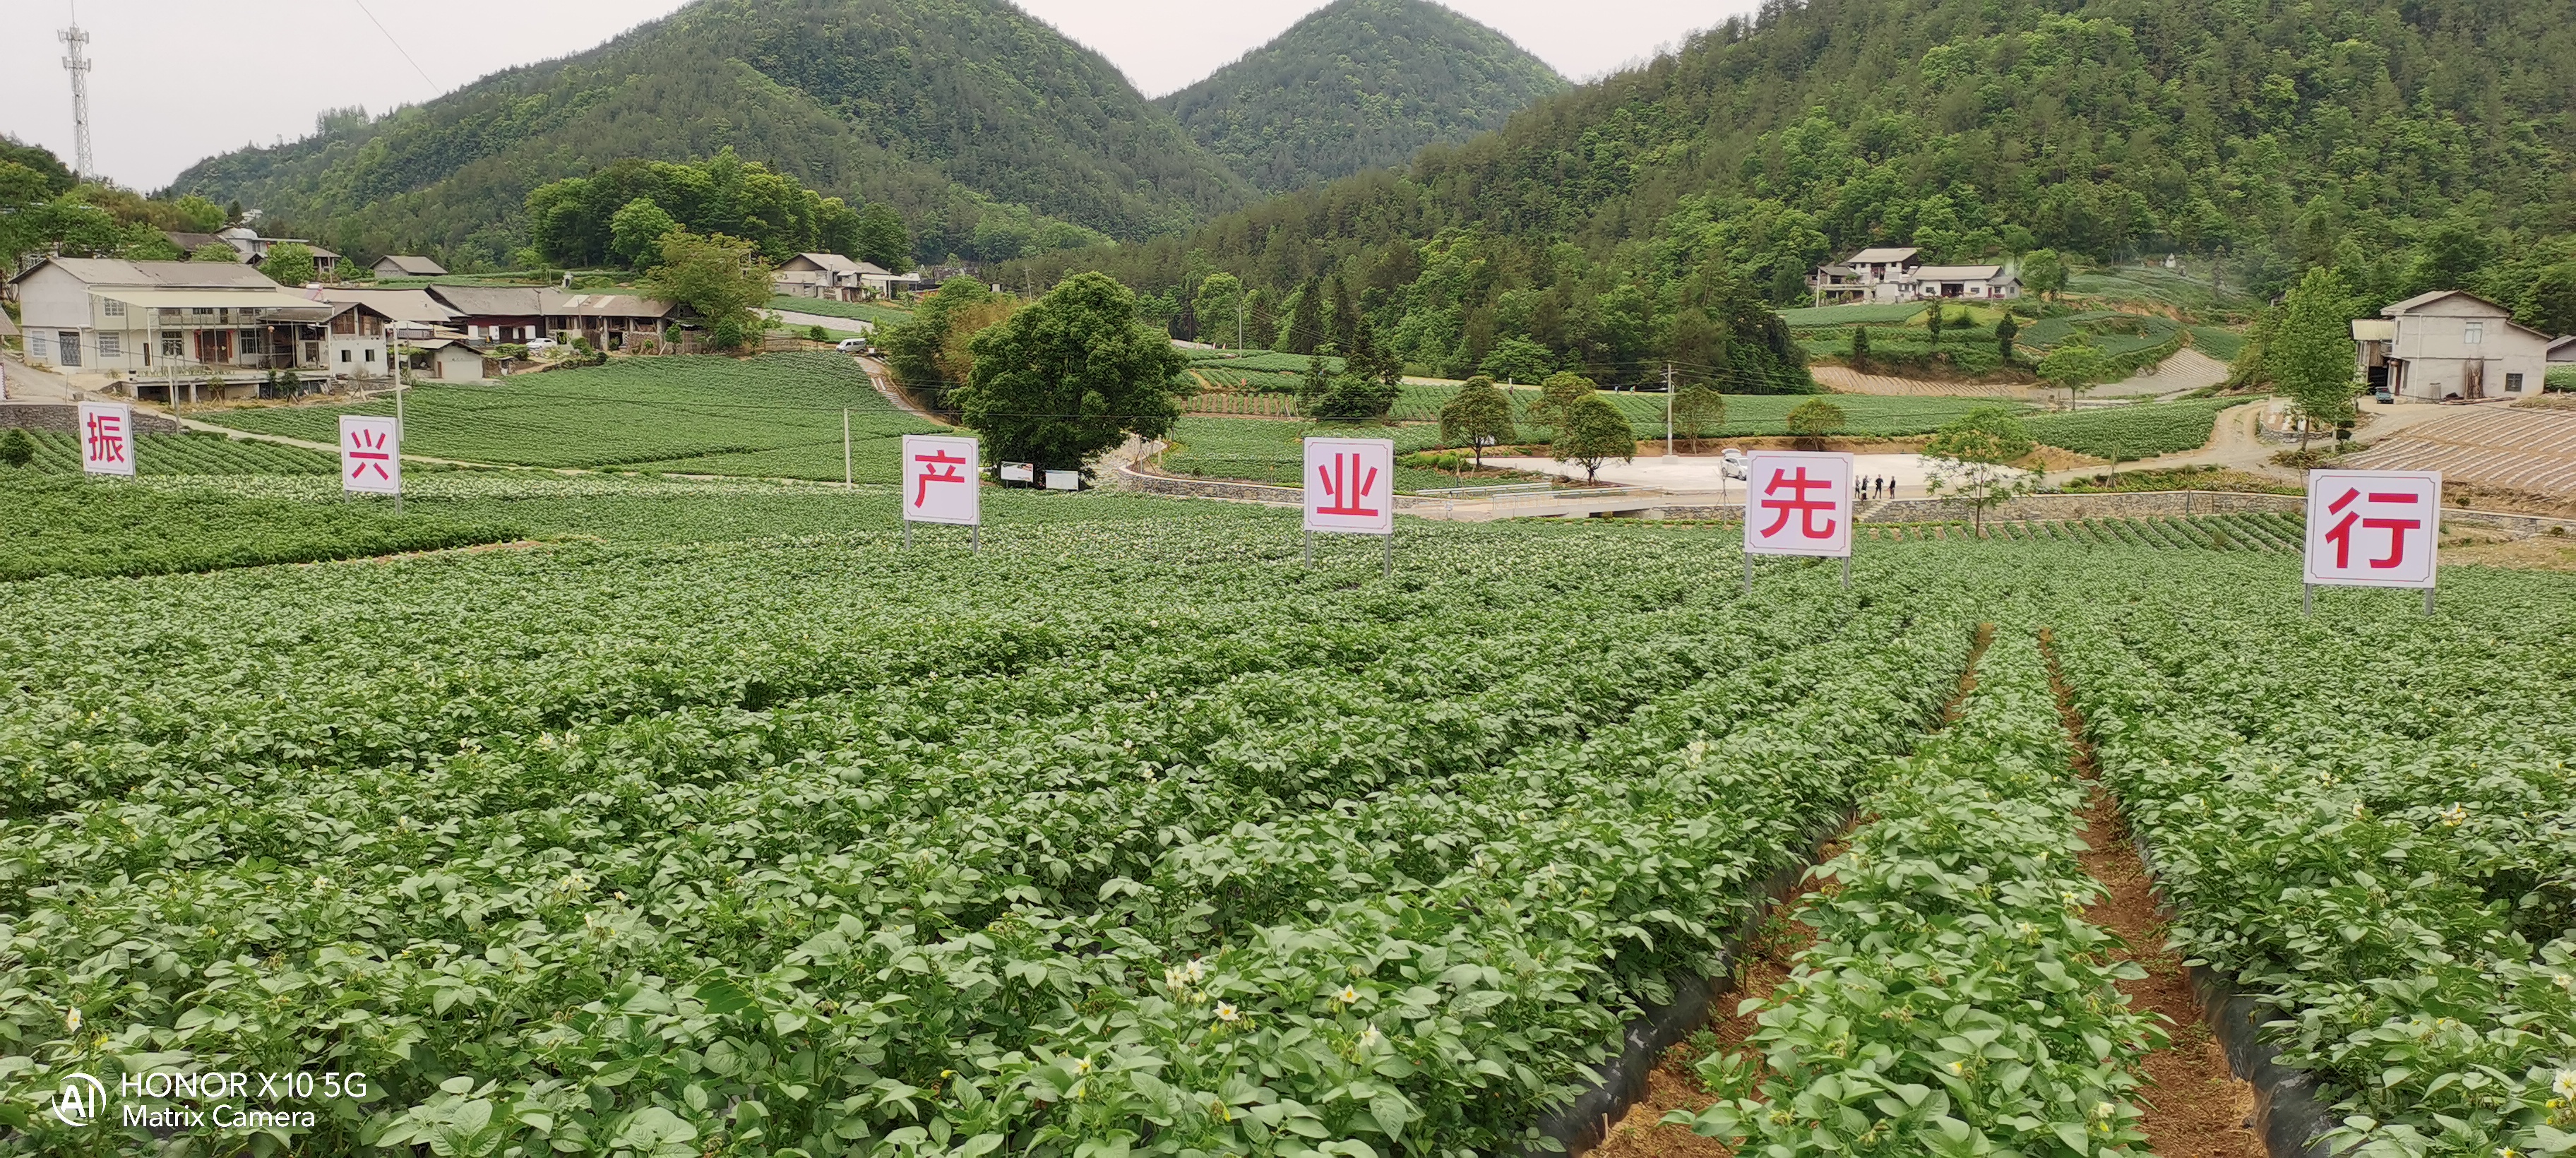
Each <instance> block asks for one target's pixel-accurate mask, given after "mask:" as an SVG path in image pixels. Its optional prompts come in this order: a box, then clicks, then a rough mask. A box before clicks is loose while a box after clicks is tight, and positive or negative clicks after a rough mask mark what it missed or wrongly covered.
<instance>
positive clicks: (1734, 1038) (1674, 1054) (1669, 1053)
mask: <svg viewBox="0 0 2576 1158" xmlns="http://www.w3.org/2000/svg"><path fill="white" fill-rule="evenodd" d="M1994 642H1995V625H1994V624H1992V623H1980V624H1978V625H1977V640H1976V642H1975V643H1974V644H1972V645H1970V647H1969V648H1968V660H1967V663H1966V664H1965V665H1964V666H1963V667H1962V669H1961V670H1960V672H1959V686H1958V689H1957V691H1956V692H1954V693H1953V694H1952V695H1951V697H1950V702H1949V703H1946V704H1943V705H1942V706H1941V726H1942V727H1945V728H1946V727H1948V726H1949V725H1951V724H1953V723H1956V722H1958V719H1959V714H1960V712H1961V710H1962V709H1963V708H1964V707H1965V705H1966V704H1967V702H1968V694H1969V693H1971V692H1974V691H1975V690H1977V665H1978V664H1980V663H1982V662H1984V660H1985V658H1986V649H1987V648H1989V647H1991V646H1993V645H1994ZM1871 819H1872V818H1870V817H1866V816H1856V817H1854V818H1852V822H1851V823H1850V824H1847V825H1844V826H1843V830H1842V831H1841V832H1839V833H1836V834H1835V835H1834V838H1833V839H1832V840H1830V841H1828V842H1826V843H1825V845H1824V847H1823V848H1821V849H1819V850H1817V853H1816V863H1817V864H1819V865H1821V864H1825V863H1828V862H1830V861H1832V860H1833V859H1834V858H1835V857H1838V856H1841V855H1842V854H1843V852H1844V850H1845V848H1846V847H1847V846H1848V845H1849V844H1850V842H1851V834H1852V832H1853V831H1854V830H1855V829H1858V828H1859V827H1860V826H1861V825H1864V824H1867V823H1869V821H1870V820H1871ZM1833 887H1834V886H1833V884H1832V883H1831V882H1829V881H1818V880H1817V879H1816V878H1815V877H1813V876H1810V877H1808V878H1807V881H1806V882H1805V883H1804V884H1803V885H1802V887H1800V888H1799V889H1798V890H1797V891H1796V892H1794V893H1792V894H1790V895H1789V896H1788V897H1786V898H1784V899H1783V900H1782V901H1781V902H1780V904H1779V905H1778V906H1777V907H1776V908H1774V909H1772V910H1771V917H1770V918H1769V919H1768V920H1766V921H1765V922H1764V923H1763V926H1762V929H1761V931H1759V932H1757V933H1755V934H1754V936H1753V939H1752V940H1751V941H1750V942H1748V943H1747V944H1746V945H1745V949H1746V951H1747V955H1746V956H1745V957H1744V959H1743V960H1741V961H1739V962H1738V963H1737V964H1736V967H1735V976H1734V978H1733V981H1734V984H1733V985H1731V986H1730V987H1729V988H1728V989H1727V991H1726V992H1725V993H1723V994H1721V995H1719V997H1718V999H1717V1002H1716V1003H1715V1004H1713V1005H1712V1006H1711V1008H1712V1009H1716V1010H1723V1011H1724V1012H1722V1013H1720V1014H1719V1015H1718V1016H1715V1017H1712V1018H1710V1019H1709V1022H1708V1024H1707V1026H1706V1027H1705V1032H1706V1033H1708V1034H1709V1035H1710V1037H1711V1038H1713V1039H1714V1045H1715V1047H1716V1048H1715V1050H1713V1051H1712V1050H1709V1049H1706V1048H1704V1047H1706V1046H1708V1045H1709V1044H1711V1042H1710V1041H1709V1040H1708V1039H1703V1038H1700V1037H1699V1035H1697V1034H1694V1035H1692V1040H1690V1041H1685V1042H1683V1043H1682V1044H1680V1045H1677V1046H1674V1047H1673V1048H1671V1049H1669V1050H1666V1051H1665V1052H1664V1056H1663V1058H1662V1059H1661V1060H1660V1061H1659V1062H1658V1063H1657V1064H1656V1066H1655V1068H1654V1070H1653V1072H1651V1073H1649V1074H1647V1075H1646V1092H1645V1094H1644V1096H1642V1097H1640V1098H1638V1099H1637V1101H1636V1102H1635V1103H1634V1104H1632V1105H1630V1106H1629V1107H1628V1109H1627V1111H1626V1112H1625V1113H1622V1114H1621V1115H1619V1120H1618V1121H1617V1122H1614V1123H1611V1125H1610V1127H1609V1128H1608V1129H1607V1130H1604V1131H1603V1132H1602V1140H1601V1144H1600V1145H1598V1146H1594V1147H1592V1148H1591V1149H1589V1150H1585V1151H1581V1152H1580V1153H1582V1154H1585V1155H1588V1156H1590V1158H1732V1156H1733V1155H1734V1153H1735V1151H1734V1150H1733V1149H1732V1148H1731V1147H1729V1146H1727V1145H1726V1144H1725V1143H1723V1142H1720V1141H1718V1140H1717V1139H1715V1138H1703V1137H1701V1136H1699V1135H1698V1134H1695V1133H1692V1132H1691V1129H1690V1127H1688V1126H1680V1125H1673V1124H1670V1123H1667V1122H1665V1121H1663V1116H1664V1115H1665V1114H1667V1113H1670V1112H1672V1111H1674V1110H1681V1111H1684V1112H1688V1113H1694V1114H1695V1113H1698V1112H1699V1111H1701V1110H1704V1109H1707V1108H1708V1106H1709V1097H1708V1092H1707V1091H1706V1090H1705V1089H1703V1088H1702V1087H1701V1086H1700V1081H1699V1075H1698V1073H1697V1072H1696V1071H1695V1070H1694V1069H1693V1068H1692V1067H1693V1066H1695V1065H1696V1064H1697V1063H1698V1061H1699V1059H1700V1058H1701V1057H1704V1056H1706V1055H1707V1054H1708V1053H1710V1052H1720V1053H1723V1052H1728V1051H1734V1050H1741V1049H1743V1048H1745V1043H1746V1042H1748V1041H1750V1040H1752V1038H1753V1032H1754V1030H1756V1029H1757V1028H1759V1027H1760V1024H1761V1023H1760V1022H1759V1021H1758V1020H1756V1017H1757V1014H1758V1012H1759V1011H1758V1009H1757V1010H1755V1011H1753V1012H1746V1011H1745V1010H1744V1006H1745V1004H1746V1003H1747V1002H1756V1001H1758V1002H1762V1003H1765V1004H1768V1003H1769V1001H1770V999H1771V993H1772V991H1773V990H1775V989H1777V988H1779V986H1780V983H1781V982H1783V981H1786V980H1788V979H1789V974H1790V971H1791V970H1792V969H1793V968H1795V966H1796V964H1797V958H1798V954H1799V953H1801V952H1804V951H1805V950H1806V948H1807V947H1808V946H1810V945H1813V944H1815V941H1816V933H1815V930H1814V929H1813V928H1811V927H1809V926H1808V925H1807V924H1806V923H1805V922H1802V921H1800V920H1798V919H1797V918H1798V911H1799V910H1800V909H1802V908H1804V907H1805V906H1806V903H1807V900H1808V898H1810V897H1814V896H1816V895H1818V894H1820V893H1825V892H1828V891H1830V890H1831V889H1832V888H1833Z"/></svg>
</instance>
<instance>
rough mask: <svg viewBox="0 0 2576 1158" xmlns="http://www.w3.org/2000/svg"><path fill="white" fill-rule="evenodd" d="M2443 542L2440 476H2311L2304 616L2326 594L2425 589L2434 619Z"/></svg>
mask: <svg viewBox="0 0 2576 1158" xmlns="http://www.w3.org/2000/svg"><path fill="white" fill-rule="evenodd" d="M2441 536H2442V472H2440V471H2437V470H2312V471H2309V472H2308V526H2307V534H2306V536H2305V537H2306V547H2307V550H2306V553H2305V560H2304V564H2303V571H2304V574H2303V575H2302V576H2301V579H2302V581H2303V582H2302V586H2303V587H2305V589H2306V591H2305V594H2304V595H2303V596H2302V597H2301V599H2300V612H2301V614H2304V615H2314V614H2316V589H2317V588H2319V587H2419V588H2422V589H2423V591H2424V614H2426V615H2431V614H2433V589H2434V583H2435V579H2436V576H2437V573H2438V571H2439V570H2440V563H2441V558H2440V544H2441Z"/></svg>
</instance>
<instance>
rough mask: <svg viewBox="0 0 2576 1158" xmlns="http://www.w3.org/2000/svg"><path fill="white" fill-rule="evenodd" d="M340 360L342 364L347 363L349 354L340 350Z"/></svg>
mask: <svg viewBox="0 0 2576 1158" xmlns="http://www.w3.org/2000/svg"><path fill="white" fill-rule="evenodd" d="M340 360H341V361H342V362H346V361H348V360H349V352H348V351H347V350H342V351H340Z"/></svg>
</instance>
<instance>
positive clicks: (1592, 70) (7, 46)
mask: <svg viewBox="0 0 2576 1158" xmlns="http://www.w3.org/2000/svg"><path fill="white" fill-rule="evenodd" d="M1447 2H1448V4H1449V6H1450V7H1452V8H1455V9H1457V10H1458V11H1460V12H1464V13H1466V14H1467V15H1469V16H1472V17H1474V18H1476V19H1478V20H1481V21H1483V22H1485V23H1486V24H1489V25H1492V26H1493V27H1495V28H1498V29H1501V30H1502V31H1503V33H1504V34H1505V35H1507V36H1510V37H1511V38H1512V39H1514V40H1516V41H1519V42H1520V44H1521V45H1522V47H1524V48H1527V49H1529V50H1530V52H1532V53H1534V54H1536V55H1537V56H1538V57H1539V58H1540V59H1542V60H1545V61H1547V62H1548V63H1549V64H1551V65H1554V66H1555V67H1556V70H1557V71H1558V72H1562V73H1564V74H1566V75H1567V76H1570V77H1573V78H1576V79H1578V80H1580V79H1586V78H1590V77H1594V76H1599V75H1601V74H1603V73H1606V72H1609V71H1612V70H1614V69H1617V68H1619V67H1620V66H1622V65H1624V64H1628V63H1631V62H1635V61H1640V60H1643V59H1646V58H1648V57H1650V56H1652V55H1653V54H1654V53H1655V51H1656V49H1657V48H1658V47H1663V46H1670V45H1673V44H1676V43H1678V42H1679V41H1680V40H1681V38H1682V37H1684V36H1686V35H1688V34H1689V33H1690V32H1691V31H1692V30H1694V29H1697V28H1704V27H1707V26H1708V25H1711V24H1714V23H1716V22H1717V21H1719V20H1722V19H1724V18H1725V17H1726V16H1727V14H1729V13H1731V12H1740V11H1749V10H1751V8H1752V7H1753V5H1752V3H1751V0H1582V2H1580V3H1577V4H1568V3H1567V2H1566V0H1447ZM682 3H683V0H227V2H225V3H206V2H204V0H80V3H79V17H80V21H81V25H82V27H84V28H85V29H87V30H88V32H89V34H90V44H89V55H90V57H91V59H92V60H93V61H95V62H96V63H95V67H94V68H93V69H92V70H91V72H90V74H89V78H90V141H91V145H92V147H93V148H94V149H95V150H96V151H97V158H96V160H97V165H98V167H99V168H100V169H101V170H103V171H104V172H105V173H106V174H107V175H108V176H109V177H111V178H113V179H114V180H116V181H118V182H119V183H122V184H125V185H128V186H132V187H135V188H139V189H142V190H145V191H147V192H148V191H151V190H154V189H157V188H159V187H161V186H163V185H165V184H167V183H168V182H169V181H170V179H171V178H173V177H176V176H178V174H179V171H180V170H181V169H184V168H186V167H188V166H189V165H190V164H193V163H195V162H196V161H198V160H199V159H201V158H204V157H207V156H211V155H213V154H216V153H221V152H225V151H228V150H231V149H235V148H239V147H241V146H242V145H244V144H246V143H254V142H255V143H258V144H274V143H276V142H277V141H278V140H279V139H281V138H284V139H288V140H292V139H294V138H296V137H301V136H304V135H306V134H307V133H310V132H311V131H312V130H313V120H314V115H315V114H316V113H319V112H321V111H322V110H324V109H328V108H338V107H345V106H348V105H363V106H365V107H366V108H367V110H368V111H369V112H371V113H381V112H383V111H385V110H386V109H388V108H392V107H394V106H396V105H401V104H411V103H418V102H420V101H424V100H427V99H429V98H431V97H434V96H437V95H438V94H440V93H444V92H447V91H449V90H451V89H455V88H459V87H462V86H464V85H465V84H467V83H469V82H471V81H473V80H474V79H476V78H477V77H481V76H484V75H486V74H488V73H491V72H494V71H496V70H499V69H502V68H507V67H509V66H511V65H515V64H526V63H530V62H533V61H539V60H545V59H548V58H551V57H557V56H564V55H568V54H570V53H574V52H579V51H581V50H582V49H585V48H589V47H591V46H592V45H595V44H598V43H599V42H601V41H603V40H606V39H608V38H609V37H611V36H614V35H616V34H617V33H618V32H621V31H623V30H625V29H627V28H631V27H633V26H635V25H636V24H640V23H642V22H644V21H647V20H651V19H653V18H655V17H658V16H662V15H665V14H667V13H669V12H671V11H673V10H674V9H677V8H679V7H680V6H681V5H682ZM1324 3H1325V0H1020V5H1021V7H1023V8H1025V9H1027V10H1028V11H1030V12H1032V13H1034V14H1036V15H1037V16H1039V17H1040V18H1042V19H1044V20H1046V21H1047V22H1048V23H1051V24H1053V25H1055V26H1056V27H1058V28H1060V29H1063V30H1064V31H1065V33H1066V34H1068V35H1070V36H1071V37H1073V38H1074V39H1075V40H1078V41H1081V42H1082V43H1084V44H1087V45H1090V46H1091V47H1093V48H1095V49H1098V50H1099V51H1100V52H1101V54H1102V55H1104V56H1107V57H1108V58H1109V59H1110V60H1111V61H1113V62H1115V63H1116V64H1117V65H1118V67H1119V68H1121V69H1123V70H1125V72H1126V73H1127V76H1128V77H1129V79H1131V80H1133V81H1134V82H1135V83H1136V86H1137V87H1138V88H1140V89H1143V90H1144V91H1145V93H1146V95H1148V96H1158V95H1161V94H1163V93H1166V92H1170V91H1172V90H1174V89H1177V88H1181V87H1184V86H1186V85H1188V84H1189V83H1190V82H1192V81H1195V80H1197V79H1199V78H1200V77H1203V76H1206V75H1207V74H1208V73H1210V72H1213V71H1215V70H1216V69H1217V67H1218V66H1220V65H1223V64H1224V63H1226V62H1227V61H1230V60H1233V59H1234V58H1236V57H1238V56H1241V55H1243V54H1244V53H1245V52H1247V51H1249V50H1251V49H1253V48H1256V47H1259V46H1260V45H1261V44H1262V43H1263V42H1265V41H1267V40H1269V39H1270V38H1271V37H1274V36H1277V35H1278V34H1279V33H1280V32H1281V31H1283V30H1285V29H1286V28H1287V27H1288V26H1289V25H1291V24H1294V23H1296V22H1297V19H1298V18H1299V17H1301V16H1303V15H1305V14H1306V13H1308V12H1311V11H1313V10H1315V9H1317V8H1320V7H1322V6H1323V5H1324ZM71 15H72V3H71V0H0V134H7V135H9V136H13V137H16V138H18V139H19V140H21V141H28V142H31V143H36V144H42V145H44V146H46V147H48V148H50V149H52V150H54V151H55V152H56V153H59V154H61V155H62V158H63V162H64V163H65V164H71V163H72V160H73V158H72V98H71V82H70V78H69V77H68V76H67V75H66V74H65V73H64V71H63V67H62V57H63V50H64V46H63V44H62V43H61V42H60V41H59V40H57V39H55V35H54V34H55V32H56V31H57V30H59V29H61V28H63V27H66V26H67V25H68V24H69V23H70V21H71ZM379 24H381V27H379ZM397 46H399V49H397ZM406 54H407V55H408V59H406Z"/></svg>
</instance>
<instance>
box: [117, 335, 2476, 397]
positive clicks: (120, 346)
mask: <svg viewBox="0 0 2576 1158" xmlns="http://www.w3.org/2000/svg"><path fill="white" fill-rule="evenodd" d="M124 354H125V339H124V337H122V336H121V335H117V334H100V335H99V336H98V356H99V357H102V358H117V357H122V356H124ZM2515 376H2516V377H2520V375H2515ZM2515 389H2517V390H2519V389H2521V387H2519V386H2517V387H2515Z"/></svg>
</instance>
